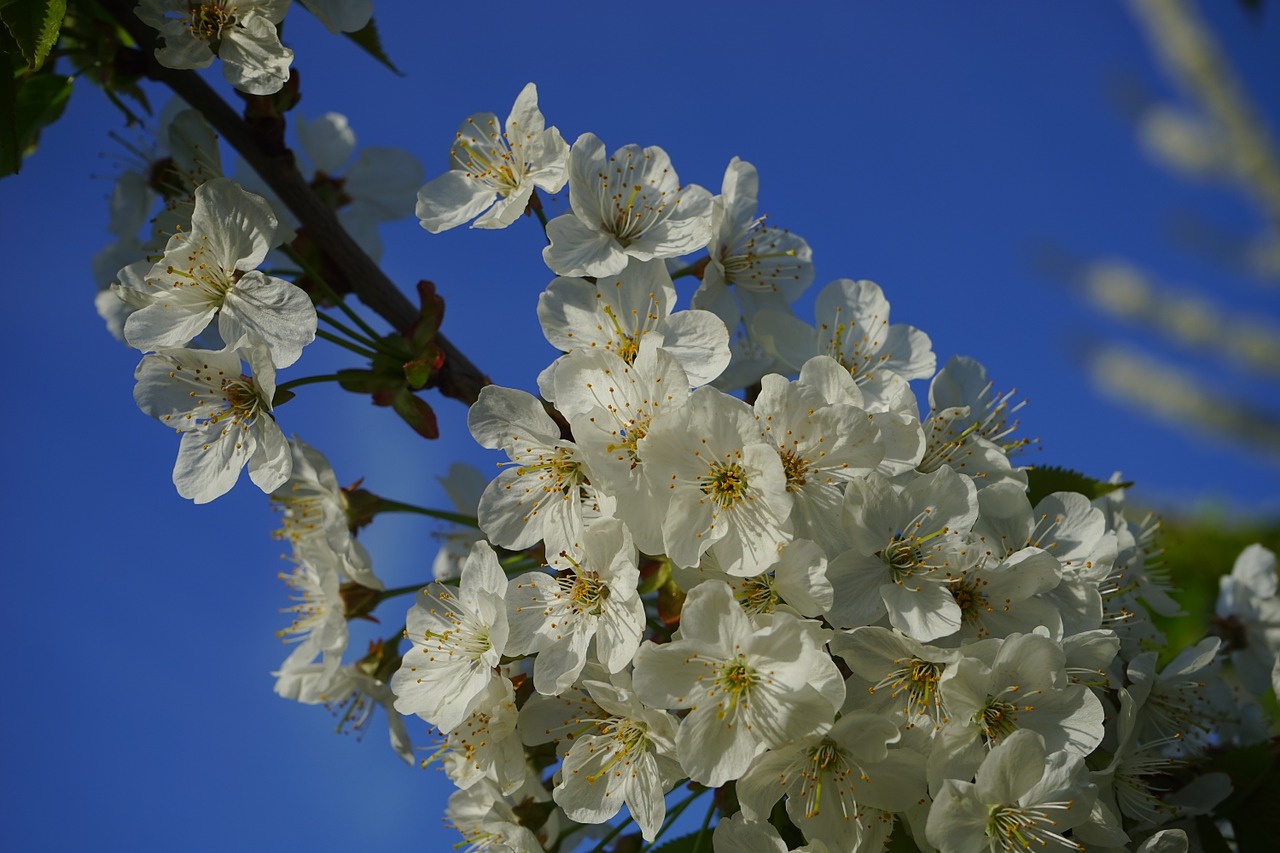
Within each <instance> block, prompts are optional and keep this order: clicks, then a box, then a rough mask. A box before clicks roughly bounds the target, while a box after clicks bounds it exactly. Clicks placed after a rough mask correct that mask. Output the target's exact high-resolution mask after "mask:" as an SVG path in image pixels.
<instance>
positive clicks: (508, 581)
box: [391, 86, 1276, 853]
mask: <svg viewBox="0 0 1280 853" xmlns="http://www.w3.org/2000/svg"><path fill="white" fill-rule="evenodd" d="M535 95H536V93H535V92H534V90H533V88H532V86H530V87H528V88H526V89H525V90H524V92H522V93H521V95H520V98H519V99H518V100H517V102H516V105H515V108H514V109H513V110H512V113H511V116H510V118H509V119H508V120H507V122H506V124H505V125H504V126H503V128H502V129H501V130H500V128H499V125H498V122H497V119H496V117H495V116H493V115H492V114H482V115H477V116H473V117H472V118H471V119H468V120H467V122H466V123H464V125H463V126H462V128H461V129H460V131H459V134H458V141H457V142H456V143H455V147H454V150H453V164H454V168H453V170H452V171H450V172H448V173H446V174H445V175H444V176H442V177H440V178H437V179H435V180H434V181H432V182H430V183H428V184H427V185H426V186H425V187H424V188H423V190H422V193H421V194H420V196H419V204H418V213H419V216H420V218H421V219H422V222H423V226H424V227H425V228H427V230H429V231H433V232H434V231H439V230H442V229H444V228H448V227H453V226H456V225H458V224H461V223H462V222H464V221H466V220H468V219H471V218H473V217H475V216H477V215H480V219H479V220H478V221H477V222H476V227H487V228H493V227H501V226H503V225H506V224H508V223H509V222H510V221H511V219H512V211H513V208H514V207H523V206H525V205H526V204H527V199H528V198H529V197H530V194H531V193H532V192H533V191H534V189H535V188H536V189H539V190H543V191H546V192H552V193H554V192H559V191H560V190H561V189H563V186H564V185H565V184H566V183H567V185H568V192H569V211H568V212H567V213H565V214H563V215H561V216H559V217H556V218H554V219H551V220H550V221H549V222H548V223H547V225H546V232H547V237H548V246H547V247H546V249H545V250H544V251H543V258H544V260H545V262H546V264H547V266H548V267H549V268H550V270H551V272H552V273H554V274H555V276H556V277H555V278H554V279H553V280H552V281H551V282H550V284H548V286H547V288H546V290H545V291H544V292H543V293H542V295H541V297H540V298H539V301H538V310H537V315H538V320H539V322H540V324H541V326H542V330H543V333H544V335H545V336H546V339H547V340H548V341H549V342H550V343H551V344H552V345H553V346H554V347H556V348H557V349H559V350H560V351H561V352H562V353H563V354H562V355H561V356H560V357H558V358H557V359H556V360H555V361H554V362H553V363H552V364H550V365H549V366H548V367H547V368H546V369H545V370H544V371H543V372H542V374H541V375H540V376H539V379H538V391H539V393H540V398H541V399H539V397H535V396H533V395H531V394H528V393H525V392H523V391H519V390H514V389H509V388H502V387H496V386H491V387H488V388H485V389H484V390H483V391H482V392H481V394H480V397H479V400H478V401H477V402H476V403H475V404H474V405H473V406H472V408H471V412H470V418H469V423H470V427H471V431H472V434H473V435H474V436H475V438H476V440H477V441H478V442H480V444H482V445H483V446H485V447H488V448H492V449H495V450H500V451H502V452H503V453H504V454H505V455H506V457H507V459H508V460H509V462H508V463H507V464H506V465H505V467H504V468H503V470H502V472H501V473H500V474H499V475H498V477H497V478H496V479H494V480H493V481H492V482H491V483H490V484H489V485H488V486H487V488H486V489H485V490H484V492H483V494H482V495H481V497H480V499H479V503H478V509H477V512H478V519H479V524H480V527H481V529H482V530H483V532H484V534H485V536H486V537H487V541H479V542H476V543H475V544H474V545H473V546H472V548H471V550H470V552H469V553H468V555H467V557H466V558H465V561H463V562H462V563H461V564H460V567H459V575H458V577H457V579H456V581H455V582H452V583H451V582H449V581H448V580H447V579H446V580H441V581H438V582H437V583H434V584H431V585H430V586H428V587H427V588H426V589H424V590H423V591H422V592H421V593H420V594H419V596H418V600H417V602H416V603H415V604H414V606H413V607H412V608H411V609H410V611H409V614H408V617H407V620H406V621H407V630H406V636H407V638H408V640H409V641H410V643H411V644H412V645H411V648H409V649H408V650H407V651H406V652H405V654H404V657H403V662H402V663H401V665H400V668H399V670H398V671H397V672H396V673H395V675H394V676H393V678H392V680H391V689H392V691H393V693H394V694H395V696H396V699H395V708H396V709H397V710H399V711H401V712H404V713H409V714H416V715H417V716H419V717H421V718H422V719H424V720H425V721H427V722H428V723H430V724H432V725H433V726H435V727H436V728H437V729H438V730H439V731H440V732H441V733H442V734H443V736H444V744H443V746H442V748H441V749H442V755H443V763H444V767H445V769H446V771H447V772H448V773H449V775H450V778H451V779H452V780H453V781H454V782H455V784H456V785H457V786H458V788H459V793H458V794H456V795H455V797H454V799H453V800H452V801H451V803H450V809H449V811H450V817H451V819H452V820H453V822H454V823H455V825H456V826H457V828H458V829H459V831H461V832H462V834H463V837H464V839H466V840H467V841H469V842H471V844H472V845H473V847H474V849H513V850H522V851H523V850H532V851H536V850H543V849H547V847H546V845H547V844H549V843H551V842H553V841H555V840H556V839H561V838H565V837H566V836H568V837H572V835H571V833H572V829H571V828H572V827H573V825H574V824H575V823H577V824H584V825H590V824H599V823H602V822H605V821H609V820H611V819H613V818H614V817H615V815H617V814H618V813H619V812H620V811H621V810H622V809H623V808H624V807H625V808H626V809H627V810H628V813H629V818H630V820H632V821H634V823H635V825H636V826H637V827H638V828H639V830H640V833H641V835H642V837H643V838H644V839H645V840H647V841H653V840H654V839H655V838H656V837H657V835H658V833H659V832H660V831H661V829H662V827H663V825H664V818H665V816H666V798H667V795H668V793H669V792H671V791H672V790H674V789H675V788H676V787H677V786H680V785H687V786H690V789H691V790H693V791H695V792H696V791H700V790H704V789H715V790H716V792H717V797H718V799H717V800H716V807H717V808H718V809H719V811H720V814H721V815H722V816H723V817H724V818H725V819H724V820H722V821H721V822H720V823H719V824H718V825H717V828H716V831H715V836H714V839H715V846H716V849H717V850H719V851H725V853H727V851H733V850H774V849H776V850H785V849H787V847H786V845H785V844H784V842H783V840H782V836H781V835H779V833H778V829H777V827H776V823H777V821H776V820H773V821H771V816H773V815H776V811H775V807H776V806H777V804H778V803H779V802H780V801H785V806H784V808H785V812H786V815H787V818H788V820H789V822H790V824H792V825H793V826H794V827H795V828H796V829H798V830H799V832H800V834H801V835H802V837H803V839H804V842H805V843H806V846H804V847H802V848H797V849H805V850H842V851H853V850H857V851H863V850H877V851H878V850H881V849H883V847H884V846H885V844H886V842H887V840H888V838H889V837H890V835H891V834H898V833H902V834H904V835H906V836H908V837H910V838H911V839H913V840H914V842H915V843H916V844H917V845H918V846H919V847H920V848H921V849H923V850H930V849H935V848H936V849H939V850H942V851H975V850H979V849H991V850H993V851H1011V850H1021V849H1027V848H1031V847H1037V848H1045V849H1077V850H1083V849H1092V850H1120V849H1129V848H1131V847H1132V846H1134V845H1135V844H1136V843H1137V842H1138V841H1144V844H1143V847H1144V849H1151V850H1154V849H1178V847H1179V846H1181V847H1182V848H1183V849H1185V845H1186V839H1185V836H1184V835H1182V834H1181V832H1180V831H1179V830H1169V831H1161V832H1156V833H1155V834H1154V835H1153V831H1156V830H1158V829H1159V828H1160V827H1162V826H1164V825H1166V824H1169V823H1171V822H1174V821H1177V820H1180V819H1183V818H1186V817H1189V816H1193V815H1197V814H1203V813H1206V812H1207V811H1208V810H1209V809H1211V808H1212V807H1213V806H1214V805H1216V804H1217V803H1218V802H1220V801H1221V800H1222V799H1223V798H1224V797H1225V796H1226V795H1227V794H1228V793H1229V788H1230V786H1229V783H1228V781H1227V778H1226V777H1225V776H1224V775H1223V774H1220V773H1208V774H1199V775H1197V776H1195V778H1194V779H1193V780H1191V777H1192V775H1193V773H1192V771H1193V770H1194V769H1195V768H1197V767H1198V764H1197V761H1198V760H1199V758H1200V757H1201V756H1203V755H1204V754H1205V752H1206V751H1207V750H1208V749H1209V748H1210V747H1214V746H1221V745H1223V744H1229V743H1252V742H1257V741H1259V740H1261V739H1263V738H1265V727H1264V726H1262V725H1261V724H1260V719H1261V718H1260V715H1259V714H1258V711H1257V706H1256V705H1255V704H1254V703H1253V701H1252V699H1250V698H1248V697H1247V696H1245V695H1244V694H1238V693H1237V692H1234V691H1232V690H1231V689H1230V688H1229V687H1228V685H1227V682H1226V681H1225V680H1224V679H1223V678H1222V677H1221V676H1220V674H1219V668H1220V666H1221V664H1222V657H1223V655H1222V654H1221V652H1222V649H1221V642H1220V640H1219V639H1218V638H1209V639H1206V640H1205V641H1203V642H1201V643H1200V644H1198V645H1197V646H1195V647H1193V648H1191V649H1188V650H1186V651H1184V652H1183V653H1182V654H1180V655H1178V656H1177V657H1176V658H1174V659H1173V660H1172V662H1170V663H1168V664H1167V665H1165V666H1163V667H1159V666H1157V653H1156V651H1157V650H1158V649H1160V648H1161V647H1162V645H1163V643H1164V641H1163V638H1162V636H1161V634H1160V632H1159V631H1158V629H1157V628H1156V627H1155V625H1154V623H1153V622H1152V620H1151V618H1150V615H1149V612H1150V611H1152V610H1154V611H1156V612H1159V613H1163V614H1166V615H1170V614H1173V613H1176V611H1177V605H1176V604H1175V603H1174V602H1173V601H1172V600H1171V599H1170V598H1169V597H1168V595H1167V592H1166V589H1165V584H1164V582H1163V578H1162V576H1161V574H1160V572H1159V567H1158V559H1157V557H1158V552H1157V549H1156V546H1155V544H1154V536H1155V533H1156V525H1154V524H1152V523H1151V522H1150V521H1146V522H1143V523H1140V524H1134V523H1132V522H1130V521H1128V520H1126V518H1125V516H1124V513H1123V504H1122V501H1121V499H1120V497H1119V495H1120V492H1115V493H1113V494H1112V495H1111V496H1109V497H1106V498H1103V499H1099V500H1093V501H1091V500H1090V499H1089V498H1087V497H1085V496H1084V495H1081V494H1077V493H1073V492H1054V493H1050V494H1048V495H1045V496H1042V497H1039V498H1038V499H1036V500H1035V501H1034V502H1033V501H1032V500H1031V499H1030V498H1029V496H1028V472H1027V469H1026V468H1024V467H1020V466H1019V465H1018V464H1017V462H1016V459H1015V458H1011V457H1014V456H1016V451H1017V450H1018V449H1020V448H1021V447H1022V446H1023V444H1024V442H1023V441H1021V440H1017V439H1012V438H1011V437H1010V436H1011V433H1012V432H1013V430H1014V428H1015V427H1016V423H1014V422H1013V421H1011V420H1010V416H1011V414H1012V412H1013V411H1014V410H1015V409H1016V408H1017V406H1015V405H1012V404H1011V401H1010V400H1009V398H1008V397H1007V395H1001V394H995V393H993V392H992V383H991V382H990V381H989V379H988V377H987V375H986V372H985V370H984V369H983V368H982V366H981V365H980V364H978V363H977V362H975V361H973V360H972V359H967V358H959V357H958V358H952V359H951V360H950V361H948V362H947V363H946V365H945V366H943V367H942V369H941V370H938V369H937V367H936V361H935V356H934V353H933V352H932V348H931V344H930V341H929V338H928V337H927V336H926V335H925V334H924V333H923V332H921V331H919V330H917V329H915V328H913V327H910V326H907V325H902V324H891V323H890V319H889V307H890V306H889V302H888V300H887V299H886V298H885V296H884V293H883V292H882V290H881V288H880V287H878V286H877V285H876V284H874V283H872V282H869V281H854V280H848V279H840V280H836V281H834V282H832V283H830V284H828V285H827V286H825V287H823V288H822V289H821V291H820V292H819V294H818V296H817V299H816V303H815V310H814V317H813V321H812V322H808V321H807V320H804V319H800V318H798V317H796V316H795V315H794V313H793V312H792V311H791V310H790V305H791V303H792V302H793V301H794V300H795V299H796V297H798V296H799V294H800V293H801V291H803V290H804V288H805V287H806V286H807V285H808V284H809V283H810V282H811V281H812V280H813V269H812V264H811V259H810V252H809V248H808V246H807V244H806V243H805V241H803V240H802V239H800V238H799V237H797V236H796V235H793V234H790V233H789V232H786V231H781V230H778V229H774V228H772V227H766V226H765V225H764V222H763V220H762V219H760V218H758V217H757V205H756V196H757V176H756V172H755V170H754V169H753V168H752V167H751V166H750V165H749V164H747V163H744V162H742V161H739V160H736V159H735V160H734V161H733V162H732V163H731V164H730V165H729V167H728V169H727V171H726V174H725V178H724V182H723V184H722V189H721V193H720V194H719V195H716V196H713V195H712V194H711V193H710V192H708V191H707V190H705V189H703V188H701V187H699V186H696V185H682V184H680V183H679V180H678V178H677V176H676V172H675V169H674V167H673V165H672V163H671V162H670V160H669V158H668V157H667V155H666V154H665V153H664V152H663V151H662V149H660V148H657V147H648V148H642V147H639V146H635V145H628V146H624V147H623V148H620V149H617V150H615V151H613V152H612V153H610V152H609V150H608V149H607V148H606V146H605V145H604V143H603V142H601V140H599V139H598V138H597V137H595V136H594V135H592V134H590V133H586V134H583V135H582V136H580V137H579V138H578V139H577V140H576V141H575V142H574V143H573V145H572V146H571V147H570V146H565V145H564V144H563V143H562V142H561V139H560V135H559V133H558V132H557V131H555V130H554V129H546V128H545V122H544V120H543V118H542V116H541V114H540V113H538V112H537V110H536V101H535V100H534V98H535ZM486 211H487V212H486ZM704 249H705V250H706V253H707V254H706V255H705V256H703V257H702V258H701V259H700V260H699V259H698V258H696V257H690V256H691V255H695V254H696V253H700V252H701V251H702V250H704ZM690 271H692V273H693V274H695V275H698V276H699V277H700V278H701V285H700V286H699V287H698V288H697V290H696V291H695V292H694V293H693V295H692V299H691V307H690V308H687V309H684V310H680V309H679V307H678V305H677V292H676V288H675V285H674V280H673V279H674V278H675V277H679V276H681V275H683V274H687V273H689V272H690ZM673 273H674V276H673ZM914 380H922V381H927V382H928V407H927V409H925V408H924V407H922V406H921V405H920V404H919V402H918V401H917V399H916V396H915V394H914V393H913V391H912V388H911V385H910V383H911V382H912V381H914ZM744 389H745V393H743V394H737V393H734V392H735V391H743V390H744ZM531 550H532V552H533V553H537V554H538V555H540V558H541V560H542V561H544V562H545V568H542V569H538V570H535V571H527V572H520V573H516V572H509V571H504V565H506V564H509V563H505V562H504V560H503V559H501V558H500V554H518V553H521V552H524V553H529V552H530V551H531ZM1265 560H1270V563H1269V564H1268V565H1269V566H1270V569H1269V574H1268V570H1267V569H1266V568H1265V567H1261V568H1260V566H1261V563H1262V562H1264V561H1265ZM1242 561H1243V563H1244V566H1245V567H1244V568H1238V570H1237V574H1236V575H1233V576H1232V578H1231V579H1229V580H1228V581H1224V599H1223V600H1224V604H1223V608H1224V612H1229V613H1230V614H1232V615H1233V617H1234V618H1238V619H1239V620H1240V622H1241V624H1242V626H1248V627H1242V630H1252V631H1255V632H1258V631H1261V632H1263V635H1262V636H1261V637H1260V638H1259V639H1258V641H1255V642H1251V643H1249V644H1247V645H1246V646H1245V647H1246V648H1248V649H1250V650H1251V652H1250V653H1251V654H1255V655H1258V654H1261V655H1262V657H1263V658H1264V660H1262V661H1261V665H1258V663H1257V662H1255V663H1254V664H1253V666H1254V670H1255V672H1254V674H1253V675H1252V676H1250V677H1246V678H1245V679H1244V682H1245V686H1246V687H1249V688H1250V689H1251V690H1252V691H1253V692H1254V693H1257V694H1260V693H1262V692H1265V691H1266V690H1268V689H1270V688H1271V686H1272V685H1271V684H1270V679H1269V678H1267V677H1265V676H1270V675H1273V670H1272V669H1271V667H1272V666H1274V660H1275V647H1276V637H1275V635H1274V632H1275V630H1276V628H1275V625H1276V619H1275V616H1274V614H1269V616H1268V615H1261V614H1263V613H1264V611H1266V609H1267V608H1268V607H1269V606H1270V603H1271V602H1274V601H1275V600H1276V599H1275V570H1274V555H1270V554H1269V553H1268V552H1263V551H1262V550H1261V549H1256V550H1251V551H1250V552H1247V553H1246V555H1245V556H1244V557H1242ZM1237 575H1238V577H1237ZM673 601H675V602H679V604H678V605H673V604H672V603H671V602H673ZM1267 612H1268V613H1269V611H1267ZM1268 626H1269V627H1268ZM1268 630H1270V632H1271V633H1269V634H1268V633H1266V632H1267V631H1268ZM551 744H554V747H555V750H554V754H552V753H551V752H549V751H547V750H546V749H545V748H544V747H545V746H546V745H551ZM1184 771H1186V776H1185V777H1184V778H1183V780H1182V781H1183V782H1186V784H1179V785H1178V788H1177V790H1173V789H1172V788H1171V783H1170V780H1171V779H1177V778H1179V776H1178V774H1179V773H1182V772H1184ZM1188 780H1191V781H1188ZM730 783H732V784H730ZM727 791H732V794H731V795H730V794H726V792H727ZM537 803H543V804H549V803H554V805H555V809H554V811H550V812H548V810H547V809H545V808H544V809H541V810H538V811H536V812H532V813H536V814H538V815H540V816H546V815H548V814H549V816H548V817H545V820H544V821H543V822H541V823H539V822H538V821H535V820H531V819H529V818H528V817H527V815H529V814H530V813H531V810H530V808H529V806H530V805H532V804H537Z"/></svg>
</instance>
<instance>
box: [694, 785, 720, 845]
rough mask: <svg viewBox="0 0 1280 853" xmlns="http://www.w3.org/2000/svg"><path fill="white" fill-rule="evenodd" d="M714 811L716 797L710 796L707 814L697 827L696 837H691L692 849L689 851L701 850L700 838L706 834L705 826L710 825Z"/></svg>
mask: <svg viewBox="0 0 1280 853" xmlns="http://www.w3.org/2000/svg"><path fill="white" fill-rule="evenodd" d="M715 813H716V798H715V797H712V798H711V802H710V803H709V804H708V805H707V814H706V816H705V817H704V818H703V819H702V826H701V827H699V829H698V837H697V838H695V839H693V850H692V851H690V853H699V851H701V850H702V839H703V838H705V837H706V835H707V827H709V826H711V816H712V815H713V814H715Z"/></svg>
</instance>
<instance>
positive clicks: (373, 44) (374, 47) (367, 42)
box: [343, 18, 404, 77]
mask: <svg viewBox="0 0 1280 853" xmlns="http://www.w3.org/2000/svg"><path fill="white" fill-rule="evenodd" d="M343 35H344V36H346V37H347V38H349V39H351V40H352V41H353V42H355V43H356V44H357V45H359V46H360V47H361V49H363V50H364V52H365V53H367V54H369V55H370V56H372V57H373V58H374V59H376V60H378V61H379V62H381V63H382V64H383V65H385V66H387V67H388V68H390V69H391V71H392V72H393V73H395V75H396V76H397V77H403V76H404V72H403V71H401V70H400V69H399V68H396V66H395V63H393V62H392V61H391V60H390V58H388V57H387V54H386V53H385V52H384V51H383V50H382V39H381V38H379V37H378V27H377V24H375V23H374V21H373V18H370V19H369V23H367V24H365V26H364V29H363V30H358V31H356V32H354V33H343Z"/></svg>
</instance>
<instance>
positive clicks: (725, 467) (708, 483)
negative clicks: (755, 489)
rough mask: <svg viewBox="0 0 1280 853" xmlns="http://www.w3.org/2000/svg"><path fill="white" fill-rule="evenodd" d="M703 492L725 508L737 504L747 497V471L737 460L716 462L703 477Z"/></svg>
mask: <svg viewBox="0 0 1280 853" xmlns="http://www.w3.org/2000/svg"><path fill="white" fill-rule="evenodd" d="M702 493H703V494H704V495H707V496H709V497H710V498H711V500H713V501H715V502H716V503H717V504H718V505H719V506H720V507H721V508H723V509H729V508H730V507H733V506H736V505H738V504H740V503H742V501H744V500H746V499H747V472H746V471H744V470H742V466H741V465H739V464H738V463H737V462H728V463H716V464H715V465H712V466H711V469H710V471H708V472H707V474H706V475H704V476H703V477H702Z"/></svg>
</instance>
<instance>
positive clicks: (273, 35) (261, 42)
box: [134, 0, 293, 95]
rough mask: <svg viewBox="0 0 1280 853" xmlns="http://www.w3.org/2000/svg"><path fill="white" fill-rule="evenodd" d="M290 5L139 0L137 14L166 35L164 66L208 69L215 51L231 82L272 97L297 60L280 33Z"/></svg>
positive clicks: (276, 0)
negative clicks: (277, 30) (278, 25)
mask: <svg viewBox="0 0 1280 853" xmlns="http://www.w3.org/2000/svg"><path fill="white" fill-rule="evenodd" d="M288 9H289V0H234V2H232V0H198V2H189V0H141V2H140V3H139V5H138V6H137V7H136V8H135V9H134V12H135V13H136V14H137V15H138V17H139V18H141V19H142V21H143V22H144V23H146V24H148V25H150V26H152V27H155V28H156V29H157V30H159V31H160V35H161V36H162V37H163V38H164V40H165V43H164V46H163V47H160V48H158V49H157V50H156V60H157V61H158V62H159V63H160V64H161V65H163V66H165V67H166V68H208V67H209V66H210V65H212V64H213V59H214V56H215V55H216V56H217V57H218V58H219V59H221V60H222V76H224V77H225V78H226V79H227V82H228V83H230V84H231V85H232V86H234V87H235V88H237V89H239V90H240V91H241V92H247V93H248V94H250V95H270V94H272V93H273V92H278V91H280V88H281V87H282V86H284V84H285V82H286V81H287V80H288V79H289V64H290V63H291V62H292V61H293V51H292V50H290V49H289V48H287V47H285V46H284V45H282V44H281V43H280V35H279V33H278V32H276V25H277V24H279V23H280V22H281V21H282V20H284V15H285V12H287V11H288Z"/></svg>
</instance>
